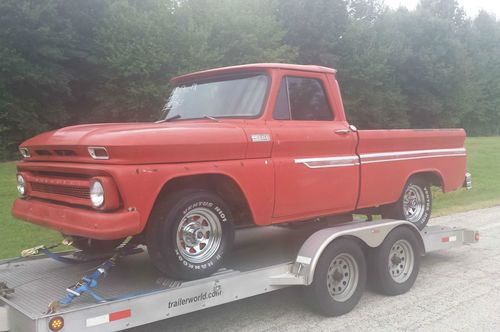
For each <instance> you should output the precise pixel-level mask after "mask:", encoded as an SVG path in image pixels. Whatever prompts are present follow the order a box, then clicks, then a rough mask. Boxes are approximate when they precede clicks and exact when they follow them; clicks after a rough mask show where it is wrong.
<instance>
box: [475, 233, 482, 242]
mask: <svg viewBox="0 0 500 332" xmlns="http://www.w3.org/2000/svg"><path fill="white" fill-rule="evenodd" d="M474 239H475V240H476V241H479V240H480V239H481V236H480V235H479V233H476V234H475V235H474Z"/></svg>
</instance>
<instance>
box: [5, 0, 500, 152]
mask: <svg viewBox="0 0 500 332" xmlns="http://www.w3.org/2000/svg"><path fill="white" fill-rule="evenodd" d="M253 62H289V63H300V64H317V65H324V66H328V67H333V68H336V69H338V75H337V77H338V80H339V82H340V85H341V88H342V92H343V99H344V104H345V108H346V113H347V114H348V118H349V121H350V122H351V123H352V124H355V125H356V126H358V127H359V128H363V129H371V128H438V127H464V128H465V129H466V130H467V132H468V134H469V135H481V136H482V135H500V106H499V105H500V23H499V22H498V21H497V20H496V18H495V17H494V16H492V15H490V14H488V13H485V12H480V13H479V14H478V15H477V16H476V17H474V18H471V17H468V16H467V15H466V14H465V12H464V10H463V9H462V8H461V7H460V6H459V5H458V3H457V2H456V1H455V0H421V2H420V3H419V4H418V5H417V7H416V8H415V9H414V10H408V9H404V8H400V9H397V10H391V9H389V8H387V7H386V6H384V3H383V1H382V0H286V1H285V0H252V1H248V0H85V1H81V0H31V1H30V0H3V1H1V2H0V139H1V142H0V159H9V158H13V156H15V152H16V150H17V145H18V144H19V143H20V142H21V141H22V140H24V139H26V138H28V137H31V136H33V135H35V134H37V133H40V132H42V131H46V130H51V129H55V128H58V127H63V126H67V125H72V124H79V123H91V122H117V121H120V122H121V121H151V120H155V119H157V118H158V116H159V112H160V110H161V108H162V105H163V104H164V103H165V101H166V99H167V97H168V91H169V86H168V81H169V79H170V78H171V77H172V76H175V75H179V74H184V73H187V72H190V71H195V70H201V69H207V68H213V67H219V66H226V65H235V64H243V63H253Z"/></svg>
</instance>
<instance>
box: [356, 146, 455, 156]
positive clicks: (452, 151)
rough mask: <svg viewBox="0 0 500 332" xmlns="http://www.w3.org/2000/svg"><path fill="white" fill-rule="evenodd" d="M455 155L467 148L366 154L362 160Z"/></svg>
mask: <svg viewBox="0 0 500 332" xmlns="http://www.w3.org/2000/svg"><path fill="white" fill-rule="evenodd" d="M454 153H465V148H457V149H432V150H410V151H395V152H378V153H365V154H362V155H361V158H381V157H396V158H397V157H403V156H411V155H428V154H430V155H433V154H454Z"/></svg>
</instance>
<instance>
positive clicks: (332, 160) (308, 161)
mask: <svg viewBox="0 0 500 332" xmlns="http://www.w3.org/2000/svg"><path fill="white" fill-rule="evenodd" d="M294 163H295V164H304V165H306V166H307V167H309V168H326V167H346V166H357V165H359V158H358V157H357V156H344V157H321V158H303V159H295V160H294Z"/></svg>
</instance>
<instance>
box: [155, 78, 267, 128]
mask: <svg viewBox="0 0 500 332" xmlns="http://www.w3.org/2000/svg"><path fill="white" fill-rule="evenodd" d="M267 86H268V77H267V76H266V75H264V74H250V75H248V74H247V75H245V76H237V77H235V76H232V77H231V78H227V77H226V78H223V79H222V78H221V79H219V80H211V81H204V82H194V83H190V84H187V85H181V86H178V87H176V88H174V90H173V91H172V94H171V95H170V98H169V99H168V102H167V104H166V105H165V107H164V108H163V112H162V113H163V114H162V119H174V117H175V118H176V119H196V118H203V117H214V118H217V117H252V116H256V115H258V114H260V112H261V109H262V104H263V103H264V98H265V96H266V92H267Z"/></svg>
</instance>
